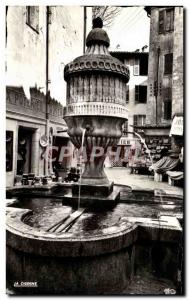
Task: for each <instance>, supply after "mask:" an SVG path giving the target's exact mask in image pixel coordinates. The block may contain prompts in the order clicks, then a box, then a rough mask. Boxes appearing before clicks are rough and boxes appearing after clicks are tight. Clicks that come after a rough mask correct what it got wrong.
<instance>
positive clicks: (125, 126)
mask: <svg viewBox="0 0 189 300" xmlns="http://www.w3.org/2000/svg"><path fill="white" fill-rule="evenodd" d="M122 129H123V136H127V135H128V120H127V121H125V123H124V124H123V127H122Z"/></svg>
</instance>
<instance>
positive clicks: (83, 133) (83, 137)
mask: <svg viewBox="0 0 189 300" xmlns="http://www.w3.org/2000/svg"><path fill="white" fill-rule="evenodd" d="M85 132H86V129H83V132H82V139H81V152H80V156H79V162H80V173H79V195H78V210H79V209H80V202H81V175H82V154H83V145H84V139H85Z"/></svg>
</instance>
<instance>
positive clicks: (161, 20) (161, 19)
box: [159, 10, 165, 33]
mask: <svg viewBox="0 0 189 300" xmlns="http://www.w3.org/2000/svg"><path fill="white" fill-rule="evenodd" d="M164 12H165V11H164V10H160V11H159V33H164Z"/></svg>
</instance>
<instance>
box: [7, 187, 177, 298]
mask: <svg viewBox="0 0 189 300" xmlns="http://www.w3.org/2000/svg"><path fill="white" fill-rule="evenodd" d="M119 188H120V187H119ZM147 194H148V196H149V197H148V198H149V199H148V201H144V199H145V198H146V195H147ZM133 199H135V203H133ZM146 199H147V198H146ZM15 201H17V202H15V204H14V203H10V205H11V206H9V207H8V208H7V278H8V279H7V281H8V282H9V284H10V286H13V285H14V282H15V281H19V282H33V281H36V282H37V285H38V286H37V287H35V288H34V287H33V288H24V287H22V288H15V292H16V293H22V294H46V293H47V294H69V295H81V294H82V295H103V294H122V293H123V291H126V290H127V287H128V285H130V283H131V282H132V280H133V278H134V274H135V272H136V269H137V270H138V271H140V272H143V271H144V270H146V269H148V270H150V272H153V271H154V270H155V271H157V272H158V270H159V268H160V269H161V276H163V277H165V278H169V279H171V280H172V282H173V283H174V284H175V282H176V281H177V279H176V277H177V275H176V274H177V271H178V266H179V261H178V255H177V254H178V252H179V243H180V242H181V238H182V228H181V226H180V224H179V222H178V220H177V218H176V216H177V214H178V213H180V212H181V210H182V209H181V206H182V200H181V199H179V198H178V199H175V197H173V198H172V199H171V197H169V195H166V197H165V198H164V201H163V203H162V201H160V200H158V197H154V198H153V194H152V193H150V192H148V193H146V192H144V191H143V192H141V191H140V193H139V191H138V192H137V191H135V192H133V194H132V192H131V191H130V190H129V189H128V188H125V190H124V187H123V186H122V189H121V198H120V202H119V203H117V204H116V205H115V207H114V208H111V209H104V210H102V208H100V209H99V208H98V207H93V206H91V207H89V208H88V210H87V211H84V213H83V214H82V215H81V217H79V218H78V219H77V221H76V222H75V223H74V224H73V226H72V227H71V228H70V229H69V231H68V232H62V233H57V232H54V233H50V232H47V227H50V225H51V223H50V220H51V218H52V216H55V215H56V216H57V219H58V218H60V217H61V216H62V212H63V211H65V213H67V214H70V213H71V211H73V210H74V208H73V207H71V206H64V205H63V206H62V199H61V198H56V194H54V199H53V197H52V195H51V198H46V197H45V198H39V199H35V198H28V199H26V197H25V196H24V195H23V197H21V198H20V199H17V200H15ZM52 202H53V205H52ZM167 206H168V208H167ZM29 207H30V209H28V208H29ZM175 207H176V208H175ZM178 208H179V209H178ZM61 209H62V211H61ZM48 212H50V213H49V214H48ZM58 212H59V213H58ZM157 212H160V214H159V216H158V213H157ZM168 213H169V214H168ZM45 214H46V219H45V220H44V215H45ZM163 215H164V216H163ZM165 215H166V216H165ZM170 215H172V216H170ZM173 215H175V216H173ZM42 221H43V222H42ZM47 221H49V223H48V224H47ZM54 222H55V221H54ZM157 249H163V252H164V254H163V257H162V262H159V261H158V262H157V260H158V258H157V257H156V255H154V254H153V253H155V252H156V251H157ZM158 252H159V250H158ZM165 260H166V264H165V263H164V262H165ZM156 269H157V270H156ZM124 293H126V292H124Z"/></svg>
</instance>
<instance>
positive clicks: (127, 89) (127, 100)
mask: <svg viewBox="0 0 189 300" xmlns="http://www.w3.org/2000/svg"><path fill="white" fill-rule="evenodd" d="M128 102H129V85H126V103H128Z"/></svg>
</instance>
